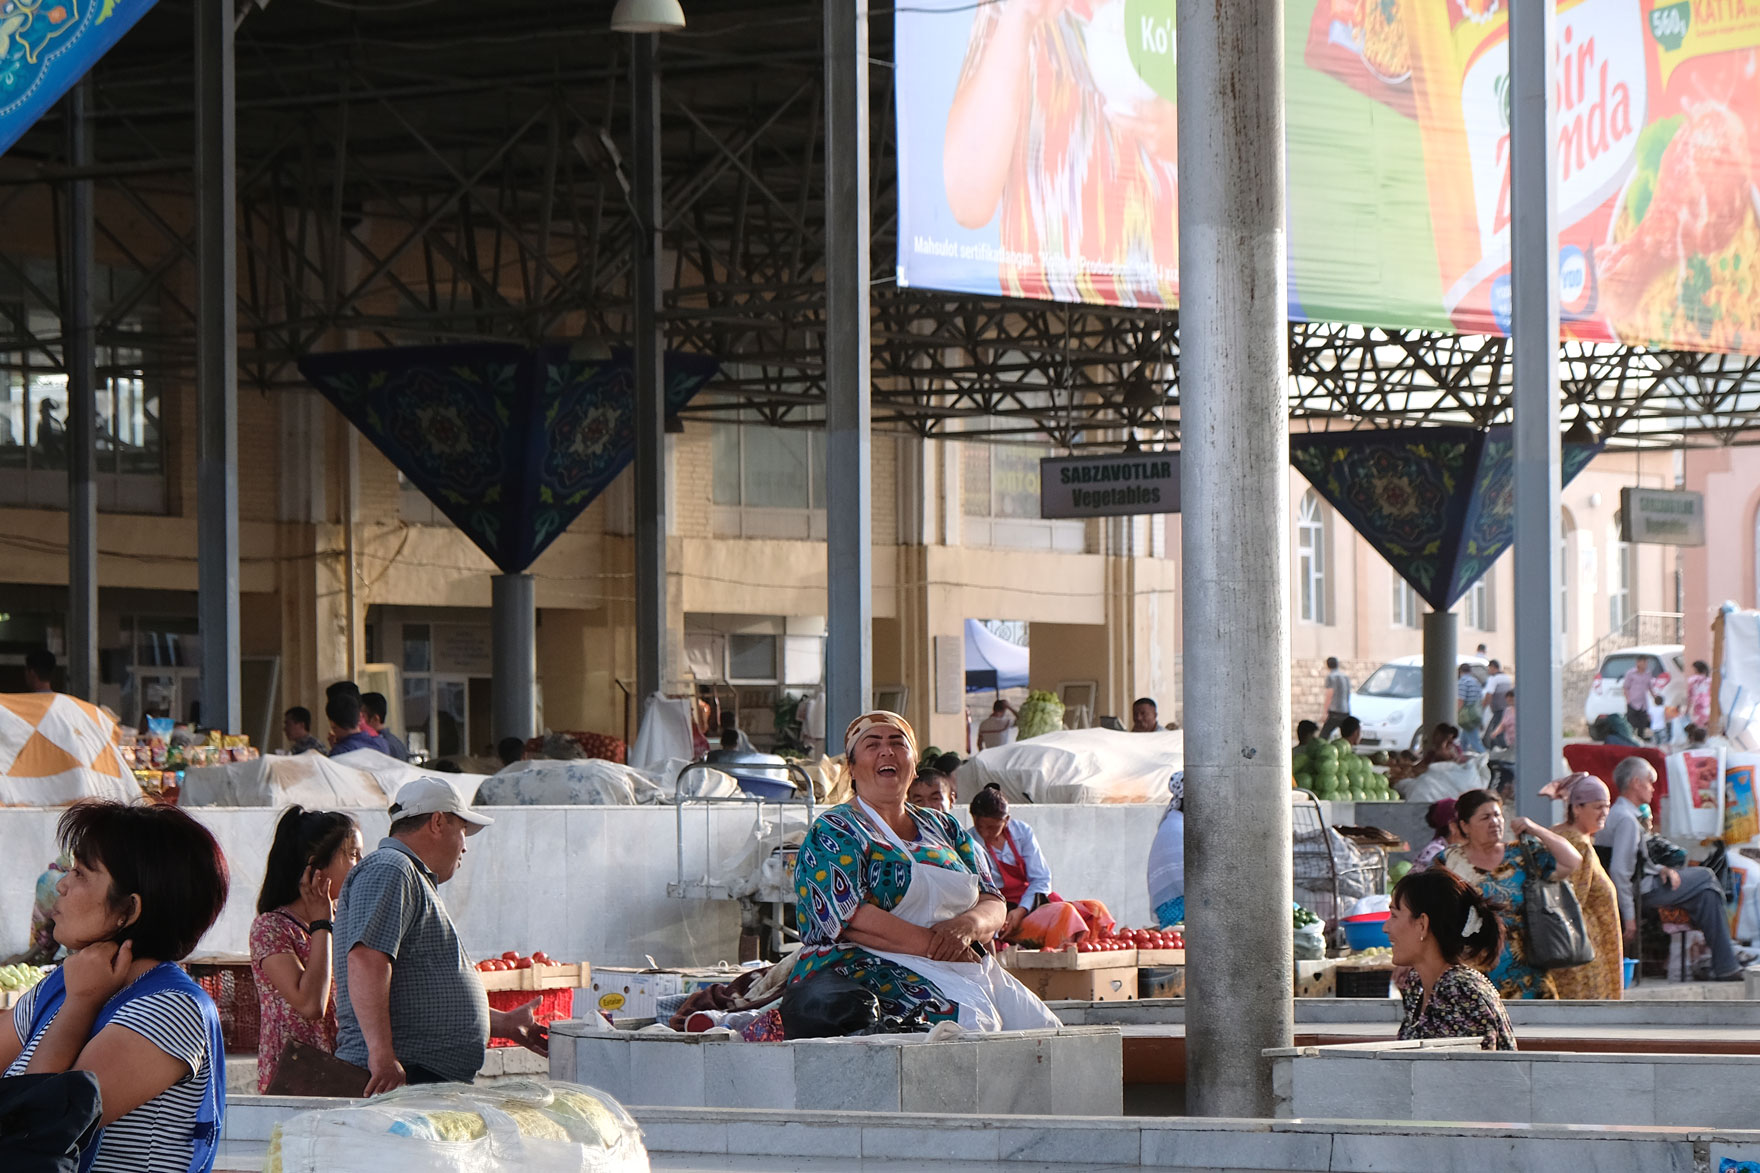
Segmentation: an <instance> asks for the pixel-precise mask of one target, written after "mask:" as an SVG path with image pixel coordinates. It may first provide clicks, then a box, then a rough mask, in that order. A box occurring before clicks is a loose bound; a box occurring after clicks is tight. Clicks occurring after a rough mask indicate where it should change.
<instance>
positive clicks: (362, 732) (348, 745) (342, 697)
mask: <svg viewBox="0 0 1760 1173" xmlns="http://www.w3.org/2000/svg"><path fill="white" fill-rule="evenodd" d="M361 711H362V710H361V698H360V694H359V693H354V692H336V693H333V694H331V697H330V699H329V700H328V701H326V702H325V703H324V716H326V717H328V718H329V719H330V756H331V757H337V756H339V755H341V754H345V753H350V752H352V751H354V750H357V749H376V750H378V751H379V752H380V753H389V752H390V749H389V748H388V747H387V746H386V744H385V739H384V738H383V737H380V736H379V735H378V734H377V733H374V732H373V731H372V730H371V729H369V728H367V723H366V722H365V721H364V720H362V718H361Z"/></svg>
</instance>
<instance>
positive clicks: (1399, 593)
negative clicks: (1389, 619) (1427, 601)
mask: <svg viewBox="0 0 1760 1173" xmlns="http://www.w3.org/2000/svg"><path fill="white" fill-rule="evenodd" d="M1393 625H1394V626H1395V627H1416V626H1418V592H1417V591H1415V590H1413V589H1412V584H1411V583H1409V582H1407V581H1406V580H1405V579H1403V578H1401V577H1400V576H1399V573H1398V572H1397V571H1396V572H1394V575H1393Z"/></svg>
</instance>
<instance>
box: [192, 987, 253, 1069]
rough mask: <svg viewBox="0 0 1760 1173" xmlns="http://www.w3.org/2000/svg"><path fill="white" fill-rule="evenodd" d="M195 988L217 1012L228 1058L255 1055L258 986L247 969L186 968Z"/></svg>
mask: <svg viewBox="0 0 1760 1173" xmlns="http://www.w3.org/2000/svg"><path fill="white" fill-rule="evenodd" d="M187 968H188V969H189V975H190V977H192V978H194V979H195V982H196V985H198V986H200V987H202V989H203V990H205V991H206V992H207V995H208V997H210V998H212V999H214V1006H215V1008H216V1009H217V1010H219V1011H220V1034H221V1037H223V1038H224V1039H225V1040H226V1050H227V1051H228V1052H229V1053H231V1054H253V1055H254V1054H255V1053H256V1050H257V1030H258V1025H259V1018H258V1008H257V982H256V979H255V978H254V977H252V976H251V967H250V966H249V965H202V964H194V965H190V966H188V967H187Z"/></svg>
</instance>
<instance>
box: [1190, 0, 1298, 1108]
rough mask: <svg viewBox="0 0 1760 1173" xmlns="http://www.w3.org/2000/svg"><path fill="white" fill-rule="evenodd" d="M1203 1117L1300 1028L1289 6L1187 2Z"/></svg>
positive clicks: (1269, 1101) (1259, 1097)
mask: <svg viewBox="0 0 1760 1173" xmlns="http://www.w3.org/2000/svg"><path fill="white" fill-rule="evenodd" d="M1175 23H1176V27H1177V29H1178V52H1179V62H1180V70H1179V83H1178V84H1179V94H1178V96H1179V144H1180V163H1181V166H1180V178H1181V183H1180V191H1179V254H1180V305H1181V309H1180V336H1181V339H1180V340H1181V343H1182V351H1181V362H1180V386H1181V387H1182V388H1183V389H1184V397H1183V399H1182V401H1181V403H1182V416H1181V419H1180V431H1181V461H1180V499H1181V503H1182V508H1183V513H1184V518H1183V526H1182V528H1183V541H1182V567H1183V582H1184V588H1185V589H1184V615H1185V619H1184V623H1185V633H1186V645H1185V655H1184V657H1183V661H1184V664H1185V689H1184V694H1185V721H1184V724H1185V728H1186V755H1185V771H1186V778H1185V811H1186V923H1187V925H1188V926H1189V927H1190V932H1191V936H1192V939H1193V940H1195V941H1200V942H1202V943H1203V944H1202V946H1201V947H1200V948H1198V949H1195V950H1194V951H1193V952H1192V954H1191V957H1190V959H1189V964H1188V967H1187V970H1186V977H1187V985H1186V996H1187V998H1188V999H1189V1001H1188V1003H1187V1006H1188V1013H1187V1015H1186V1046H1187V1053H1188V1057H1189V1058H1188V1068H1187V1070H1188V1071H1189V1073H1190V1079H1189V1091H1188V1095H1187V1104H1188V1110H1189V1111H1190V1112H1191V1113H1192V1114H1194V1115H1204V1116H1259V1117H1264V1116H1270V1115H1272V1114H1273V1109H1274V1103H1273V1098H1272V1090H1271V1066H1270V1062H1269V1061H1268V1060H1266V1059H1265V1058H1264V1057H1263V1055H1262V1052H1263V1051H1264V1050H1265V1049H1266V1048H1268V1047H1287V1046H1289V1045H1290V1044H1291V1040H1292V1038H1293V1033H1294V1018H1295V1012H1294V1004H1293V1001H1292V990H1291V986H1290V978H1289V975H1290V974H1291V973H1292V972H1293V970H1294V954H1293V947H1292V942H1291V927H1290V915H1289V910H1290V890H1291V881H1290V789H1289V778H1290V749H1289V727H1290V709H1289V680H1290V646H1289V638H1290V632H1289V624H1290V614H1289V612H1290V599H1289V551H1288V525H1289V503H1288V498H1287V495H1288V484H1287V482H1288V474H1287V469H1288V467H1289V420H1288V410H1289V408H1288V404H1287V402H1286V400H1285V398H1284V389H1285V383H1286V380H1287V370H1288V360H1287V358H1286V353H1285V346H1286V340H1285V318H1286V316H1287V313H1288V303H1287V300H1286V297H1287V278H1288V274H1287V272H1286V269H1285V251H1284V210H1283V206H1284V164H1283V137H1284V115H1283V59H1284V38H1283V5H1282V3H1281V0H1230V2H1229V3H1226V4H1216V3H1210V2H1208V0H1202V2H1201V0H1179V8H1178V17H1177V20H1176V22H1175Z"/></svg>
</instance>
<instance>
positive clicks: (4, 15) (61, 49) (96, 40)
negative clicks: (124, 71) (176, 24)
mask: <svg viewBox="0 0 1760 1173" xmlns="http://www.w3.org/2000/svg"><path fill="white" fill-rule="evenodd" d="M152 6H153V0H4V2H3V3H0V154H4V153H5V152H6V151H7V150H9V149H10V148H11V147H12V144H13V143H15V142H17V141H18V139H19V136H20V135H22V134H24V132H25V131H27V130H29V129H30V128H31V124H32V123H34V122H36V121H37V119H39V118H41V117H42V116H43V114H44V113H45V112H47V111H48V110H49V109H51V108H52V107H53V106H54V105H55V103H57V102H59V101H60V100H61V97H62V95H63V94H65V93H67V91H68V90H69V89H71V88H72V87H73V83H74V82H77V81H78V80H79V79H80V78H82V77H84V76H85V75H86V74H87V73H89V72H90V71H91V68H92V66H93V65H94V64H96V63H97V60H98V58H100V57H102V56H103V55H104V54H105V53H108V52H109V51H110V48H111V46H113V45H115V44H116V42H117V41H119V40H121V39H122V36H123V34H124V33H126V32H128V30H129V29H130V28H133V27H134V23H135V22H136V21H137V20H139V19H140V18H141V16H142V15H143V14H145V13H146V11H147V10H148V9H149V8H151V7H152Z"/></svg>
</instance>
